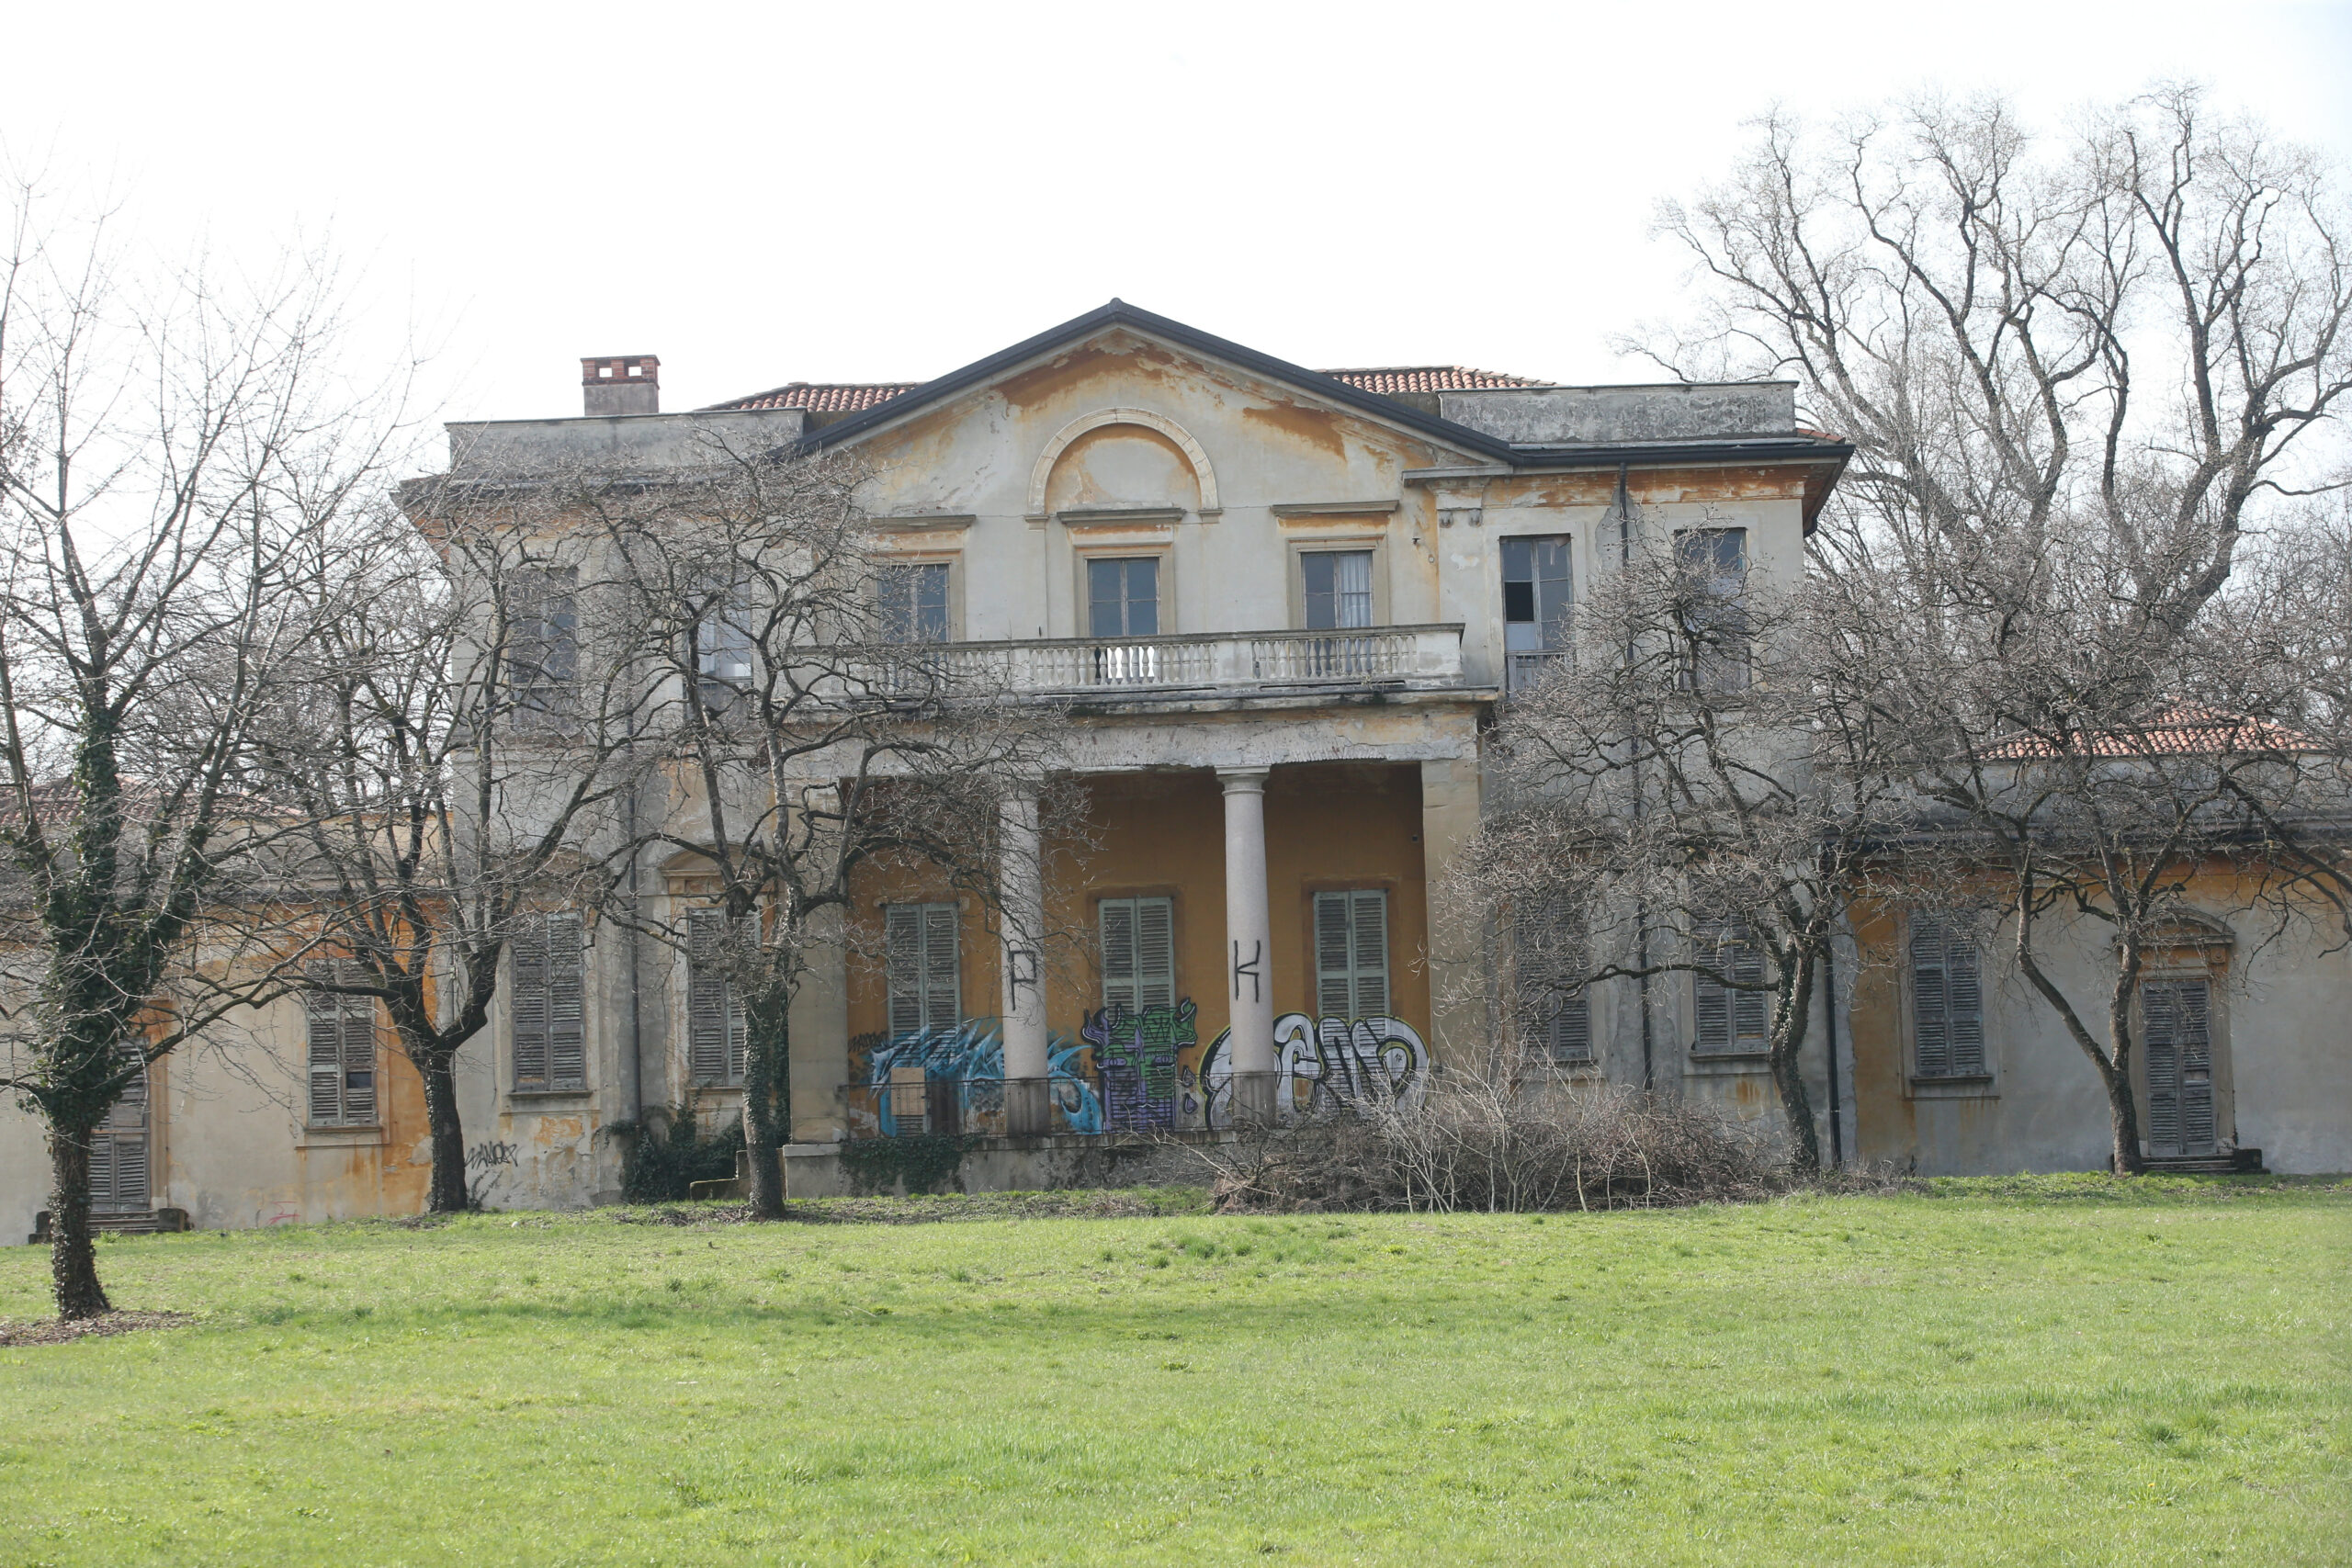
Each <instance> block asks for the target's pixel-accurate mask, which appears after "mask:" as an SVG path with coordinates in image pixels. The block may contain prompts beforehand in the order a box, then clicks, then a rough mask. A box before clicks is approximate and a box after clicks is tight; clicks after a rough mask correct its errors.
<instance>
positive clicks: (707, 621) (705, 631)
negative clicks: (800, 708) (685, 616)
mask: <svg viewBox="0 0 2352 1568" xmlns="http://www.w3.org/2000/svg"><path fill="white" fill-rule="evenodd" d="M694 637H695V649H694V652H695V683H696V685H697V686H698V687H699V688H700V691H701V694H702V701H703V705H704V706H705V707H709V708H722V707H725V706H726V705H728V704H729V703H730V702H732V701H734V700H735V699H736V698H737V697H740V696H741V695H742V694H743V693H744V691H745V690H746V689H747V688H748V687H749V685H750V683H751V680H752V621H751V614H750V611H749V610H748V609H747V608H746V607H745V604H744V602H743V598H742V595H741V594H740V593H714V594H712V595H711V597H710V601H709V603H708V604H707V605H705V606H704V608H703V612H702V614H701V615H699V616H698V617H697V618H696V619H695V630H694Z"/></svg>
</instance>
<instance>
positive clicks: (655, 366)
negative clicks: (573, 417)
mask: <svg viewBox="0 0 2352 1568" xmlns="http://www.w3.org/2000/svg"><path fill="white" fill-rule="evenodd" d="M580 401H581V412H582V413H586V414H600V413H660V412H662V361H661V360H659V359H657V358H655V357H654V356H653V355H650V354H608V355H604V356H602V357H601V358H596V359H583V360H582V361H581V362H580Z"/></svg>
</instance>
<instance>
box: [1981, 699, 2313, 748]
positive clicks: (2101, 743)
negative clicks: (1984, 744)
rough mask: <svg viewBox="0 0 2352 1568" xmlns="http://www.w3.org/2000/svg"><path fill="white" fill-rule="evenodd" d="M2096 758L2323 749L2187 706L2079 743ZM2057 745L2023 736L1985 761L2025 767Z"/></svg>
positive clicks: (2282, 731)
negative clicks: (2026, 763)
mask: <svg viewBox="0 0 2352 1568" xmlns="http://www.w3.org/2000/svg"><path fill="white" fill-rule="evenodd" d="M2070 749H2079V750H2080V751H2084V752H2087V753H2088V754H2089V755H2091V756H2094V757H2230V756H2243V755H2245V754H2246V753H2249V752H2276V751H2310V750H2317V749H2318V747H2317V743H2316V742H2314V741H2313V740H2312V739H2311V738H2310V737H2309V736H2306V735H2301V734H2298V733H2297V732H2296V731H2294V730H2291V729H2289V728H2286V727H2285V726H2284V725H2279V724H2273V723H2271V722H2270V721H2269V720H2267V719H2258V718H2250V717H2247V716H2245V715H2242V714H2233V713H2224V712H2222V711H2221V710H2220V709H2218V708H2209V707H2201V706H2199V705H2196V704H2193V703H2183V704H2180V705H2177V706H2176V707H2171V708H2167V709H2165V710H2164V711H2163V712H2160V713H2157V714H2154V715H2152V716H2150V717H2149V719H2148V722H2147V723H2146V724H2144V725H2142V726H2136V727H2134V728H2131V729H2128V730H2126V729H2122V728H2118V729H2114V730H2110V731H2109V732H2108V733H2106V734H2104V735H2085V736H2078V737H2076V738H2075V739H2074V741H2073V743H2072V748H2070ZM2059 754H2060V750H2059V746H2058V743H2057V741H2056V740H2055V739H2052V738H2051V737H2048V736H2041V735H2021V736H2018V738H2016V739H2012V740H2006V741H2003V742H2001V743H2000V744H1998V745H1996V746H1994V747H1992V748H1990V749H1989V750H1987V751H1986V752H1985V755H1986V756H1987V757H1988V758H1991V759H1993V760H1994V761H2005V762H2022V761H2038V760H2041V759H2046V758H2052V757H2056V756H2058V755H2059Z"/></svg>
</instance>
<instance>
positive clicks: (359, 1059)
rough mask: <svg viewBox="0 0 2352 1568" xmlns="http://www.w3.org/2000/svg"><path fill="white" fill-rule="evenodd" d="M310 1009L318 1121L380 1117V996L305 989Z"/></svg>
mask: <svg viewBox="0 0 2352 1568" xmlns="http://www.w3.org/2000/svg"><path fill="white" fill-rule="evenodd" d="M304 1000H305V1002H306V1003H307V1005H308V1010H309V1018H308V1023H309V1035H310V1041H309V1046H310V1051H309V1055H310V1121H311V1125H312V1126H314V1127H353V1126H366V1125H369V1124H371V1123H373V1122H375V1120H376V998H373V997H356V996H348V995H345V994H344V993H341V992H336V991H310V992H306V993H304Z"/></svg>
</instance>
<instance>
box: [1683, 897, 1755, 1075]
mask: <svg viewBox="0 0 2352 1568" xmlns="http://www.w3.org/2000/svg"><path fill="white" fill-rule="evenodd" d="M1692 942H1693V945H1694V946H1695V947H1696V948H1697V950H1698V952H1697V954H1696V959H1697V962H1698V963H1699V964H1702V966H1703V972H1701V973H1694V974H1693V975H1692V976H1691V1003H1692V1008H1691V1010H1692V1013H1693V1022H1694V1025H1695V1027H1694V1029H1693V1032H1692V1040H1691V1049H1692V1050H1693V1051H1696V1052H1699V1053H1701V1054H1702V1055H1703V1054H1710V1053H1713V1054H1720V1055H1754V1054H1760V1053H1762V1052H1764V1051H1767V1050H1769V1049H1770V1045H1771V1040H1770V1034H1769V1033H1768V1032H1767V1031H1768V1026H1767V1021H1766V1020H1767V1014H1768V1011H1769V1009H1768V1008H1767V1006H1766V1004H1767V1002H1768V1001H1769V999H1770V998H1769V997H1768V996H1767V994H1766V993H1765V991H1764V990H1763V988H1762V987H1763V985H1764V950H1763V949H1762V948H1760V947H1758V946H1757V945H1756V943H1755V941H1754V940H1753V939H1752V938H1751V937H1750V936H1749V935H1748V931H1747V926H1746V925H1745V924H1744V923H1742V922H1741V921H1738V920H1718V921H1715V922H1713V924H1710V925H1705V926H1702V927H1701V928H1700V929H1699V930H1698V931H1695V932H1694V933H1692Z"/></svg>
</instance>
